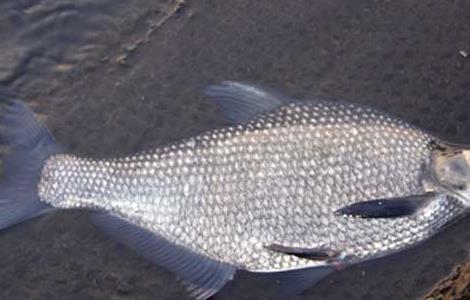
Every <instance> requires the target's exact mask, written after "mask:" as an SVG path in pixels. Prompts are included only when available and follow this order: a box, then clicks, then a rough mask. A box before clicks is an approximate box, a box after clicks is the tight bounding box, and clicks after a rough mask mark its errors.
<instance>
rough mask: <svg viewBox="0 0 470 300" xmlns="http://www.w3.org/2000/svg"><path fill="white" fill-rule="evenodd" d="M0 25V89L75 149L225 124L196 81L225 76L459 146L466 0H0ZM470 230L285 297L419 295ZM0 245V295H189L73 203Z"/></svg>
mask: <svg viewBox="0 0 470 300" xmlns="http://www.w3.org/2000/svg"><path fill="white" fill-rule="evenodd" d="M0 38H1V40H2V43H0V95H2V94H3V95H15V96H16V97H19V98H21V99H24V100H25V101H26V102H28V104H30V105H31V106H32V107H33V108H34V110H35V111H36V112H37V113H38V114H40V115H41V116H42V117H43V119H44V120H45V122H46V123H47V124H48V126H49V127H50V129H51V131H52V132H53V133H54V135H55V136H56V138H57V140H58V141H59V142H60V143H61V144H62V145H63V146H64V147H65V148H66V149H68V150H70V151H72V152H75V153H78V154H82V155H87V156H91V157H98V158H99V157H111V156H116V155H125V154H128V153H132V152H134V151H139V150H145V149H149V148H152V147H156V146H158V145H162V144H164V143H167V142H170V141H172V140H177V139H180V138H184V137H187V136H191V135H193V134H197V133H200V132H202V131H204V130H207V129H212V128H216V127H220V126H223V125H224V121H223V119H222V117H221V116H220V115H219V114H218V113H217V111H216V109H215V107H214V106H213V104H212V103H210V101H208V99H206V98H205V97H204V96H203V95H202V93H201V90H203V89H204V87H205V86H207V85H209V84H213V83H217V82H220V81H222V80H226V79H231V80H240V81H245V82H253V83H262V84H264V85H268V86H271V87H273V88H276V89H278V90H280V91H282V92H284V93H285V94H288V95H292V96H294V97H298V98H302V99H309V98H327V99H342V100H346V101H350V102H355V103H363V104H367V105H370V106H372V107H376V108H379V109H382V110H385V111H388V112H390V113H393V114H395V115H397V116H400V117H401V118H403V119H405V120H407V121H409V122H411V123H413V124H415V125H418V126H420V127H422V128H424V129H426V130H428V131H430V132H432V133H433V134H436V135H438V136H440V137H442V138H444V139H446V140H449V141H452V142H460V143H470V136H469V133H470V118H469V114H470V57H467V58H466V57H465V53H470V43H469V41H470V2H468V1H457V0H454V1H440V2H437V1H418V0H413V1H408V0H397V1H386V0H383V1H378V0H376V1H372V0H371V1H366V0H358V1H347V0H343V1H339V0H317V1H310V0H297V1H277V0H259V1H247V0H246V1H245V0H237V1H215V0H210V1H209V0H205V1H190V0H187V1H181V0H180V1H174V0H173V1H170V0H168V1H163V0H130V1H124V0H113V1H111V0H96V1H88V0H79V1H64V0H35V1H33V0H29V1H17V0H5V1H2V2H1V3H0ZM469 228H470V217H467V218H464V219H462V220H459V221H457V222H455V224H452V225H450V226H448V228H446V229H445V230H444V231H443V232H442V233H440V234H439V235H437V236H435V237H434V238H432V239H430V240H429V241H427V242H425V243H423V244H421V245H419V246H418V247H416V248H413V249H410V250H407V251H405V252H403V253H399V254H397V255H393V256H390V257H386V258H383V259H380V260H376V261H371V262H367V263H364V264H360V265H356V266H352V267H350V268H347V269H345V270H343V271H341V272H337V273H335V274H333V275H331V276H329V277H328V278H326V279H325V280H323V281H322V282H321V283H320V284H319V285H317V286H315V287H313V288H311V289H310V290H308V291H307V292H306V293H305V295H303V296H299V297H297V298H295V299H384V300H385V299H387V300H391V299H420V298H422V297H424V296H425V295H426V294H427V293H429V292H430V290H431V289H432V288H433V286H434V285H435V284H436V283H437V282H439V281H440V280H441V279H442V278H444V277H446V276H447V275H449V274H451V272H452V270H453V268H454V267H456V266H458V265H459V264H461V263H463V262H465V261H467V260H469V259H470V254H469V249H470V232H469V230H468V229H469ZM0 245H1V246H0V263H1V265H2V268H0V298H1V299H155V300H157V299H158V300H160V299H162V300H163V299H188V297H187V295H186V293H185V292H184V290H183V288H182V287H181V285H179V284H178V283H177V281H176V280H175V278H174V276H173V275H171V274H169V273H167V272H166V271H164V270H162V269H161V268H158V267H156V266H153V265H151V264H150V263H148V262H146V261H145V260H143V259H141V258H139V257H138V256H137V255H136V254H134V253H133V252H132V251H130V250H127V249H126V248H124V247H122V246H120V245H119V244H117V243H116V242H115V241H112V240H110V239H108V238H107V237H106V236H104V235H103V234H102V233H101V232H99V231H98V230H97V229H95V228H93V226H91V225H90V224H89V222H88V218H87V213H86V212H57V213H53V214H50V215H47V216H44V217H42V218H39V219H36V220H32V221H30V222H28V223H25V224H21V225H18V226H16V227H14V228H12V229H10V230H7V231H5V232H2V233H0ZM462 274H463V273H462ZM459 278H460V277H459ZM462 278H464V277H462ZM463 281H464V282H465V279H464V280H463ZM451 282H456V283H455V286H457V285H458V284H461V283H459V282H462V280H460V281H459V280H457V279H455V280H451ZM272 287H273V282H270V281H269V280H267V279H266V278H263V277H261V276H257V275H253V274H246V273H243V272H241V273H240V274H238V275H237V276H236V278H235V280H234V281H233V282H231V283H230V284H229V285H228V286H227V287H226V288H224V290H223V291H222V292H221V293H220V294H219V295H217V296H216V297H215V299H250V300H255V299H266V298H267V294H269V293H270V292H271V291H272ZM440 287H442V285H440ZM441 290H442V289H441ZM463 290H464V291H463V293H460V295H461V296H462V297H463V295H464V294H465V289H463ZM442 293H445V291H442ZM436 295H437V294H436ZM455 295H456V294H455ZM436 297H437V296H436ZM452 297H454V296H452ZM467 297H468V295H467ZM454 298H456V296H455V297H454ZM446 299H447V298H446ZM448 299H452V298H448Z"/></svg>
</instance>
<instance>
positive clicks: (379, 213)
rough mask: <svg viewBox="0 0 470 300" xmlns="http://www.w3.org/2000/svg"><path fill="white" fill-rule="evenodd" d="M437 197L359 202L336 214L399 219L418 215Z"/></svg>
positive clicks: (430, 195)
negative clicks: (421, 209)
mask: <svg viewBox="0 0 470 300" xmlns="http://www.w3.org/2000/svg"><path fill="white" fill-rule="evenodd" d="M437 197H438V194H436V193H426V194H423V195H415V196H409V197H403V198H391V199H378V200H371V201H364V202H357V203H354V204H352V205H349V206H346V207H343V208H341V209H338V210H337V211H336V212H335V214H336V215H347V216H353V217H361V218H398V217H404V216H409V215H412V214H414V213H416V212H417V211H418V210H419V209H420V208H422V207H424V206H426V205H427V204H428V203H429V202H431V201H433V200H435V199H436V198H437Z"/></svg>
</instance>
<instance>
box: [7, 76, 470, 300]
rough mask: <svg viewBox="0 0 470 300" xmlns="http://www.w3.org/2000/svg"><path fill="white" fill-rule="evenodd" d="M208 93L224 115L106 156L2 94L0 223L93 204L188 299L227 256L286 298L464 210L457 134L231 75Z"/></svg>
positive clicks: (213, 278) (212, 289)
mask: <svg viewBox="0 0 470 300" xmlns="http://www.w3.org/2000/svg"><path fill="white" fill-rule="evenodd" d="M207 94H208V95H209V96H211V97H212V98H214V101H215V102H216V103H217V104H218V105H219V107H220V109H221V111H222V112H223V113H224V114H225V116H226V118H227V120H228V121H229V122H231V123H232V124H231V125H230V126H228V127H225V128H221V129H217V130H212V131H209V132H206V133H203V134H201V135H198V136H195V137H191V138H188V139H185V140H183V141H180V142H177V143H173V144H170V145H166V146H163V147H160V148H157V149H155V150H152V151H148V152H143V153H139V154H136V155H133V156H130V157H124V158H113V159H105V160H95V159H87V158H82V157H78V156H76V155H72V154H67V153H65V152H64V151H63V150H61V149H60V147H58V146H57V144H56V142H55V141H54V139H53V138H52V137H51V135H50V133H49V132H48V131H47V129H46V128H45V127H44V126H43V125H41V124H40V123H39V122H38V121H37V120H36V119H35V118H34V115H33V113H32V112H31V111H30V110H29V109H28V108H27V106H26V105H25V104H23V103H22V102H18V101H13V102H11V103H10V104H9V105H8V106H7V108H6V111H5V113H4V123H3V124H4V126H5V130H4V132H3V134H2V137H3V139H4V141H5V142H6V143H7V144H8V145H9V146H10V151H9V152H8V153H7V154H6V157H5V158H4V164H5V172H4V179H3V180H4V181H3V185H2V187H3V188H2V190H1V195H0V228H6V227H8V226H11V225H13V224H16V223H19V222H21V221H24V220H27V219H29V218H31V217H34V216H37V215H40V214H42V213H44V212H47V211H50V210H51V209H89V210H93V211H94V212H93V213H92V221H93V222H94V223H95V224H96V225H97V226H99V227H100V228H102V229H103V230H104V231H105V232H107V233H108V234H110V235H111V236H112V237H114V238H116V239H117V240H118V241H120V242H121V243H123V244H125V245H127V246H128V247H130V248H132V249H134V250H135V251H137V252H138V253H139V254H141V255H142V256H144V257H145V258H147V259H149V260H150V261H152V262H154V263H156V264H158V265H160V266H162V267H165V268H166V269H168V270H170V271H172V272H174V273H175V274H176V275H177V276H178V277H180V278H181V279H182V280H183V282H185V284H186V285H187V286H188V288H189V290H190V293H191V295H192V296H193V297H194V298H196V299H207V298H209V297H210V296H212V295H214V294H215V293H217V292H218V291H219V290H220V289H221V288H222V287H223V286H224V285H225V284H226V283H227V282H228V281H229V280H231V279H232V278H233V276H234V274H235V271H236V270H237V269H243V270H247V271H251V272H265V273H275V274H278V275H279V278H280V279H281V280H280V284H279V291H278V292H277V295H278V297H279V298H284V297H287V296H288V295H290V294H293V293H299V292H301V291H302V290H304V289H306V288H307V287H309V286H311V285H313V284H314V283H316V282H317V281H319V280H320V279H322V278H323V277H325V276H326V275H328V274H330V273H331V272H333V271H334V270H335V269H337V268H340V267H343V266H347V265H350V264H353V263H357V262H360V261H364V260H368V259H372V258H377V257H381V256H384V255H387V254H390V253H393V252H397V251H400V250H403V249H405V248H408V247H410V246H413V245H416V244H417V243H419V242H421V241H423V240H425V239H426V238H428V237H430V236H431V235H433V234H435V233H436V232H438V231H439V230H440V229H441V228H442V227H443V226H444V225H446V224H447V223H449V222H450V221H451V220H453V219H455V218H457V217H459V216H462V215H463V214H464V213H465V212H467V210H468V207H469V204H470V190H469V182H470V167H469V163H470V151H469V150H467V149H466V148H465V147H462V146H458V145H452V144H449V143H446V142H443V141H441V140H439V139H437V138H436V137H434V136H432V135H430V134H428V133H426V132H424V131H423V130H420V129H418V128H416V127H414V126H412V125H410V124H407V123H405V122H403V121H401V120H399V119H397V118H394V117H392V116H389V115H387V114H385V113H382V112H379V111H377V110H374V109H372V108H368V107H363V106H359V105H355V104H349V103H343V102H338V101H324V100H312V101H299V100H295V99H290V98H289V97H286V96H283V95H280V94H277V93H275V92H271V91H267V90H264V89H261V88H258V87H255V86H251V85H246V84H241V83H237V82H224V83H222V84H220V85H216V86H211V87H209V88H208V89H207Z"/></svg>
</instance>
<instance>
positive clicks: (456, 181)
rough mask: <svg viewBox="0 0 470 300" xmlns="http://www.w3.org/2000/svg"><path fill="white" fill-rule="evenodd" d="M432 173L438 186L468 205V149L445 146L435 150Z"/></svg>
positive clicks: (469, 177) (469, 153) (469, 188)
mask: <svg viewBox="0 0 470 300" xmlns="http://www.w3.org/2000/svg"><path fill="white" fill-rule="evenodd" d="M432 173H433V178H434V181H435V182H436V183H437V184H438V186H440V187H442V188H444V189H445V190H447V191H449V192H450V193H451V194H453V195H454V196H456V197H457V198H459V199H460V200H461V201H462V202H464V203H465V204H466V205H468V206H470V149H462V148H455V147H445V148H442V149H439V150H436V151H435V153H434V154H433V158H432Z"/></svg>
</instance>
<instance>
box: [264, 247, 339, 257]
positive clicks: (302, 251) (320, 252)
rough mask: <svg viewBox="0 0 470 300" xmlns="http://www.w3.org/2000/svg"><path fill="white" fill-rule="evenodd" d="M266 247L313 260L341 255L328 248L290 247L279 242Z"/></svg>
mask: <svg viewBox="0 0 470 300" xmlns="http://www.w3.org/2000/svg"><path fill="white" fill-rule="evenodd" d="M265 248H266V249H268V250H271V251H274V252H280V253H284V254H289V255H294V256H297V257H300V258H306V259H311V260H334V259H336V258H337V257H338V256H339V253H338V252H337V251H334V250H332V249H326V248H301V247H288V246H283V245H279V244H271V245H268V246H266V247H265Z"/></svg>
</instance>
